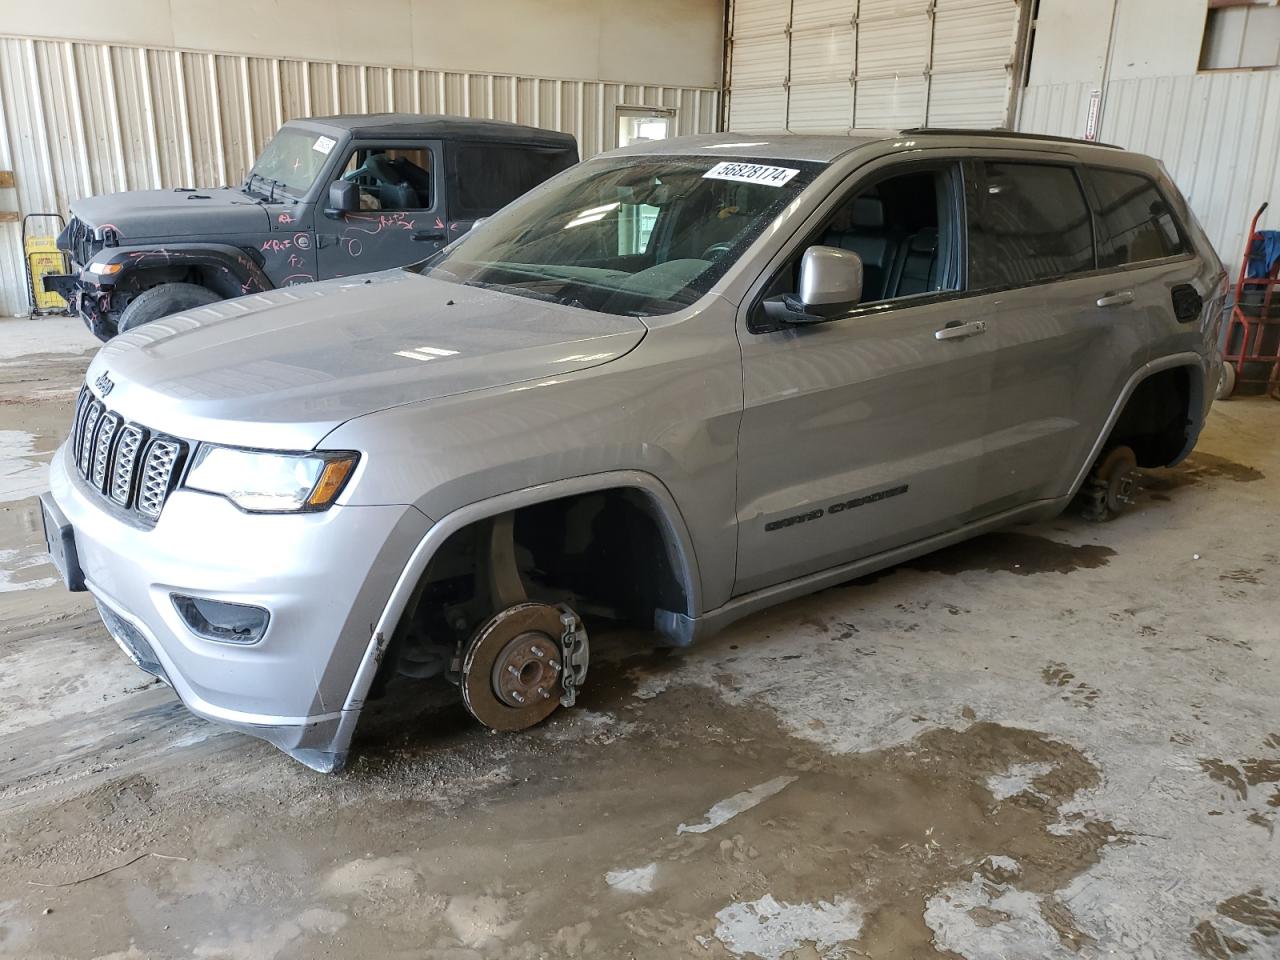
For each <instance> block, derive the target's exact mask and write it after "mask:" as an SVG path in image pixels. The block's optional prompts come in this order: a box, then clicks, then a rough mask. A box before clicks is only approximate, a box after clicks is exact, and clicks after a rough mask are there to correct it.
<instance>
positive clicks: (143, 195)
mask: <svg viewBox="0 0 1280 960" xmlns="http://www.w3.org/2000/svg"><path fill="white" fill-rule="evenodd" d="M71 215H72V216H74V217H79V218H80V220H81V221H83V222H84V223H85V224H86V225H88V226H89V227H91V228H97V227H106V226H109V227H112V228H113V229H114V230H115V231H116V233H117V234H118V235H119V236H120V241H121V243H122V244H129V243H133V242H135V241H138V240H153V239H158V238H162V237H181V238H183V239H184V240H198V239H202V238H204V237H216V236H218V235H220V234H230V233H246V232H260V231H263V230H270V229H271V217H270V215H269V214H268V213H267V210H266V208H265V207H264V206H263V204H262V202H261V201H259V200H256V199H255V198H253V197H250V196H248V195H247V194H244V193H241V192H240V191H239V190H229V189H226V188H219V189H217V190H133V191H130V192H129V193H108V194H104V195H103V196H100V197H85V198H84V199H83V200H77V201H76V202H75V203H73V204H72V205H71Z"/></svg>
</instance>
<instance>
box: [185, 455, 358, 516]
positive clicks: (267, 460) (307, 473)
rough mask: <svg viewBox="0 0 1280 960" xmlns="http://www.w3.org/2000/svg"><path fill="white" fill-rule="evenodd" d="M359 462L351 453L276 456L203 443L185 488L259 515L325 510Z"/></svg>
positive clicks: (192, 462)
mask: <svg viewBox="0 0 1280 960" xmlns="http://www.w3.org/2000/svg"><path fill="white" fill-rule="evenodd" d="M359 459H360V455H359V454H357V453H350V452H347V451H341V452H329V451H320V452H316V453H271V452H268V451H265V450H240V449H237V448H235V447H217V446H213V445H212V444H208V443H202V444H200V446H199V447H198V448H197V449H196V454H195V456H194V457H192V459H191V467H190V469H188V470H187V477H186V479H185V480H184V481H183V484H182V485H183V486H184V487H187V488H188V489H191V490H201V491H203V492H205V493H216V494H218V495H219V496H223V497H226V498H227V499H228V500H230V501H231V502H232V503H234V504H235V505H236V506H237V507H239V508H240V509H241V510H248V511H250V512H255V513H297V512H302V511H311V510H325V509H327V508H328V507H329V506H330V505H331V504H332V503H333V501H334V500H336V499H337V497H338V494H339V493H341V492H342V488H343V486H344V485H345V484H346V482H347V479H348V478H349V477H350V476H351V472H352V470H354V469H355V465H356V461H357V460H359Z"/></svg>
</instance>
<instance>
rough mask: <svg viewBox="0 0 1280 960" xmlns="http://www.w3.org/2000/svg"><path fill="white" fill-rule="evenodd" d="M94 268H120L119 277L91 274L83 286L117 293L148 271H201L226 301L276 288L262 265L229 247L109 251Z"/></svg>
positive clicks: (178, 246) (192, 245)
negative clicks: (106, 266) (110, 266)
mask: <svg viewBox="0 0 1280 960" xmlns="http://www.w3.org/2000/svg"><path fill="white" fill-rule="evenodd" d="M93 264H94V265H98V266H103V265H108V264H109V265H112V266H114V265H116V264H119V265H120V269H119V271H117V272H116V273H104V272H101V271H92V272H91V271H90V269H89V268H88V267H86V268H85V270H84V271H83V272H82V273H81V275H80V276H81V280H82V282H87V283H90V284H93V285H95V286H98V287H100V288H101V289H102V290H104V291H107V290H115V289H118V288H120V287H121V286H123V285H132V284H133V283H134V282H136V281H137V280H138V279H139V278H141V277H142V276H143V275H145V274H146V273H147V272H148V271H153V270H171V269H173V268H179V269H192V268H195V269H199V270H201V271H202V272H203V273H204V275H205V277H206V280H207V285H208V286H209V289H211V290H213V291H214V292H216V293H218V294H221V295H222V296H224V297H228V298H230V297H239V296H243V295H245V294H248V293H261V292H262V291H264V290H271V289H273V288H274V287H275V284H273V283H272V282H271V280H270V278H269V277H268V276H267V275H266V273H264V272H263V270H262V267H261V265H260V264H259V263H258V262H257V261H256V260H254V259H253V257H252V256H251V255H250V254H248V253H246V252H245V251H244V250H243V249H241V248H240V247H236V246H233V245H232V244H228V243H164V244H154V245H150V244H149V245H147V246H131V247H107V248H105V249H103V250H102V251H100V252H99V253H98V254H97V255H96V256H95V257H94V258H93Z"/></svg>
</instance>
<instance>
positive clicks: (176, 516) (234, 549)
mask: <svg viewBox="0 0 1280 960" xmlns="http://www.w3.org/2000/svg"><path fill="white" fill-rule="evenodd" d="M49 476H50V488H51V494H52V496H53V499H54V500H55V502H56V503H57V505H58V507H59V508H60V509H61V511H62V513H63V514H64V515H65V516H66V519H67V520H68V521H69V522H70V523H71V525H72V527H73V529H74V531H75V547H76V553H77V557H78V561H79V565H80V568H81V570H82V571H83V574H84V581H85V585H86V586H87V587H88V589H89V590H90V592H92V593H93V595H94V598H95V599H96V600H97V601H98V603H99V605H100V607H101V608H102V609H103V612H104V613H103V620H104V622H105V623H106V625H107V627H108V629H109V630H110V632H111V633H112V635H113V636H114V637H115V638H116V640H117V642H118V643H119V644H120V645H121V647H122V648H123V649H124V650H125V651H126V652H127V653H128V654H129V655H130V657H131V658H132V659H133V660H134V662H135V663H138V665H139V666H141V667H142V668H143V669H147V670H149V672H152V673H155V674H156V675H157V676H162V677H163V678H164V679H166V680H167V681H168V682H169V683H170V684H171V685H172V686H173V689H174V690H175V692H176V693H177V694H178V696H179V697H180V698H181V700H182V702H183V703H184V704H185V705H186V706H187V708H188V709H190V710H191V711H192V712H193V713H195V714H198V715H199V716H202V717H206V718H208V719H210V720H217V721H219V722H222V723H226V724H230V725H232V726H234V727H236V728H238V729H241V730H243V731H245V732H247V733H250V734H253V735H254V736H258V737H262V738H263V739H266V740H269V741H270V742H272V743H273V744H275V745H276V746H277V747H279V748H280V749H282V750H284V751H286V752H287V753H289V754H290V755H292V756H294V757H295V758H297V759H299V760H301V761H302V762H304V763H306V764H307V765H308V766H311V767H314V768H316V769H321V770H334V769H337V768H339V767H341V765H342V763H343V762H344V760H345V755H346V750H347V746H348V744H349V741H350V736H351V732H352V730H353V729H354V725H355V720H356V718H357V716H358V714H359V702H358V700H357V701H352V699H351V697H350V694H351V690H352V684H353V681H354V679H355V676H356V673H357V671H358V670H359V668H360V665H361V662H362V659H363V658H364V656H365V654H366V652H367V650H368V649H369V648H370V633H371V625H372V624H374V623H376V622H377V620H378V618H379V616H380V615H381V613H382V610H383V607H384V606H385V604H386V602H387V598H388V597H389V596H390V594H391V591H392V588H393V587H394V585H395V583H396V580H397V578H398V577H399V575H400V573H401V571H402V570H403V569H404V567H405V564H406V563H407V562H408V559H409V556H410V554H411V552H412V551H413V549H414V547H415V546H417V544H418V542H419V541H420V540H421V539H422V537H423V536H424V535H425V534H426V532H427V530H428V529H429V527H430V525H431V524H430V521H429V520H428V519H427V518H426V517H425V516H424V515H423V514H422V513H421V512H419V511H418V510H416V509H414V508H413V507H407V506H369V507H365V506H360V507H354V506H347V507H344V506H335V507H332V508H331V509H329V510H327V511H325V512H323V513H313V514H290V515H263V514H258V515H254V514H246V513H243V512H241V511H240V510H238V509H236V507H234V506H233V505H232V504H231V503H229V502H228V501H226V500H224V499H222V498H221V497H215V496H210V495H207V494H201V493H195V492H193V491H189V490H183V489H181V488H180V489H178V490H176V491H174V492H173V493H172V494H171V495H170V496H169V499H168V501H167V502H166V503H165V507H164V512H163V513H162V514H161V517H160V520H159V522H158V523H157V524H156V525H155V526H154V527H142V526H139V525H136V524H134V523H131V522H129V521H128V519H127V518H125V517H123V516H121V515H119V514H117V513H116V512H115V511H114V510H113V508H112V507H110V506H109V505H108V503H107V501H106V500H105V499H104V498H103V497H102V496H100V495H99V494H97V493H96V492H95V491H94V490H92V489H91V488H90V487H89V486H88V484H86V483H85V482H84V480H83V479H82V478H81V477H80V476H79V474H78V473H77V471H76V470H75V467H74V466H73V465H72V464H71V463H70V459H69V457H68V456H67V448H66V445H65V444H64V445H63V446H62V447H61V448H60V449H59V450H58V452H57V453H56V454H55V455H54V457H53V462H52V463H51V464H50V470H49ZM173 593H182V594H188V595H193V596H199V597H207V598H210V599H213V600H223V601H228V602H233V603H247V604H253V605H255V606H260V607H265V608H266V609H267V610H269V611H270V614H271V619H270V623H269V625H268V627H267V630H266V633H265V635H264V636H263V637H262V639H261V640H259V641H258V642H257V643H254V644H250V645H239V644H232V643H221V642H217V641H212V640H207V639H204V638H202V637H199V636H197V635H196V634H194V633H193V632H192V631H191V630H190V629H189V628H188V627H187V625H186V623H185V622H184V621H183V619H182V617H181V616H180V615H179V613H178V611H177V610H176V609H175V607H174V605H173V602H172V600H171V597H170V595H171V594H173ZM155 668H158V669H155Z"/></svg>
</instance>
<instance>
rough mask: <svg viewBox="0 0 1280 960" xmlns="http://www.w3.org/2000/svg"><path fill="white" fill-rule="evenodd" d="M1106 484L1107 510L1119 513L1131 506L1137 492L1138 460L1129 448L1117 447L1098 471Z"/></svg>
mask: <svg viewBox="0 0 1280 960" xmlns="http://www.w3.org/2000/svg"><path fill="white" fill-rule="evenodd" d="M1099 473H1100V474H1101V475H1102V477H1103V479H1104V480H1105V481H1106V484H1107V492H1106V498H1107V501H1106V502H1107V509H1108V510H1110V511H1111V512H1112V513H1121V512H1123V511H1124V510H1125V508H1126V507H1129V506H1132V505H1133V502H1134V498H1135V496H1136V494H1137V491H1138V458H1137V457H1136V456H1135V455H1134V452H1133V450H1131V449H1130V448H1129V447H1117V448H1116V449H1114V450H1112V451H1111V453H1110V454H1109V455H1108V456H1107V459H1106V460H1105V461H1103V464H1102V467H1101V469H1100V470H1099Z"/></svg>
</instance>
